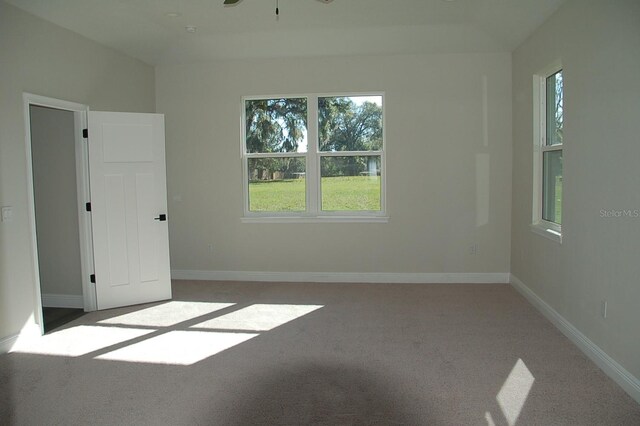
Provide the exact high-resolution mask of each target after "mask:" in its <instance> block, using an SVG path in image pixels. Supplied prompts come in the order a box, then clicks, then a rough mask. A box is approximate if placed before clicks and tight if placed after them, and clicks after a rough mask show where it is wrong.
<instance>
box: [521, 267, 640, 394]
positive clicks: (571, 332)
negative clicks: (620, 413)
mask: <svg viewBox="0 0 640 426" xmlns="http://www.w3.org/2000/svg"><path fill="white" fill-rule="evenodd" d="M511 285H512V286H513V287H514V288H515V289H516V290H517V291H518V292H519V293H520V294H522V295H523V296H524V297H525V298H526V299H527V300H528V301H529V302H530V303H531V304H532V305H533V306H535V307H536V308H537V309H538V310H539V311H540V312H541V313H542V314H543V315H544V316H545V317H546V318H547V319H548V320H549V321H551V322H552V323H553V324H554V325H555V326H556V327H557V328H558V329H559V330H560V331H561V332H562V334H564V335H565V336H567V338H569V340H571V341H572V342H573V343H574V344H575V345H576V346H577V347H578V348H579V349H580V350H581V351H582V352H584V354H585V355H587V356H588V357H589V358H590V359H591V360H592V361H593V362H595V363H596V365H597V366H598V367H600V369H602V371H604V372H605V374H606V375H607V376H609V377H611V378H612V379H613V380H614V381H615V382H616V383H617V384H618V385H620V387H622V389H624V390H625V391H626V392H627V393H628V394H629V395H631V397H632V398H633V399H635V400H636V401H637V402H638V403H640V380H638V378H637V377H635V376H634V375H633V374H631V373H629V372H628V371H627V370H626V369H625V368H624V367H623V366H621V365H620V364H618V363H617V362H616V361H615V360H614V359H613V358H611V357H610V356H609V355H608V354H607V353H606V352H605V351H603V350H602V349H600V348H599V347H598V345H596V344H595V343H593V342H592V341H591V340H589V338H588V337H587V336H585V335H584V334H583V333H582V332H581V331H580V330H578V329H577V328H576V327H574V326H573V324H571V323H570V322H569V321H567V320H566V319H565V318H564V317H563V316H562V315H560V314H559V313H558V312H557V311H556V310H555V309H553V308H552V307H551V306H550V305H549V304H548V303H547V302H545V301H544V300H542V299H541V298H540V297H539V296H538V295H537V294H535V293H534V292H533V291H532V290H531V289H530V288H529V287H527V286H526V285H525V284H524V283H523V282H522V281H521V280H520V279H518V277H516V276H515V275H513V274H511Z"/></svg>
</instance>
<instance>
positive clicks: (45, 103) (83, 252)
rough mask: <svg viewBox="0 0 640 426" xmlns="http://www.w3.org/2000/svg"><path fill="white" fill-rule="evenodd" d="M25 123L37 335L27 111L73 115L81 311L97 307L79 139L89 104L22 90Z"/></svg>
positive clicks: (37, 312)
mask: <svg viewBox="0 0 640 426" xmlns="http://www.w3.org/2000/svg"><path fill="white" fill-rule="evenodd" d="M22 99H23V106H24V122H25V123H24V124H25V149H26V156H27V191H28V196H27V205H28V211H27V215H28V220H29V232H30V237H31V256H32V259H33V263H32V264H33V274H34V283H35V296H36V300H35V303H34V319H35V321H36V323H37V324H38V325H39V327H40V334H44V319H43V314H42V294H41V289H40V265H39V261H38V238H37V233H36V212H35V193H34V188H33V159H32V154H31V114H30V107H31V106H32V105H34V106H41V107H47V108H54V109H59V110H64V111H70V112H73V116H74V135H75V137H74V139H75V141H74V145H75V157H76V159H75V162H76V190H77V194H78V203H77V204H78V205H77V212H78V225H79V228H80V229H79V232H80V241H79V243H80V268H81V275H82V296H83V301H84V310H85V312H89V311H95V310H96V308H97V303H96V291H95V287H94V286H93V284H92V283H91V282H90V275H91V274H93V241H92V236H91V235H92V234H91V214H90V213H89V212H87V211H86V208H85V203H87V202H89V200H90V199H91V198H90V192H89V190H90V186H89V149H88V145H87V143H86V140H85V139H84V138H83V130H84V129H86V128H87V122H88V120H87V115H88V112H89V106H87V105H83V104H79V103H76V102H69V101H65V100H61V99H55V98H48V97H45V96H40V95H34V94H32V93H27V92H24V93H23V94H22Z"/></svg>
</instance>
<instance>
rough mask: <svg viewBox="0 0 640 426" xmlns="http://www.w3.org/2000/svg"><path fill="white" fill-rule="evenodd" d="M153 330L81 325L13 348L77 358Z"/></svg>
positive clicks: (30, 340) (18, 350)
mask: <svg viewBox="0 0 640 426" xmlns="http://www.w3.org/2000/svg"><path fill="white" fill-rule="evenodd" d="M153 331H154V330H141V329H135V328H113V327H99V326H91V325H79V326H77V327H72V328H67V329H64V330H60V331H56V332H53V333H50V334H47V335H44V336H37V337H34V338H30V339H27V340H23V341H20V342H18V343H16V345H15V346H14V347H13V349H12V352H21V353H30V354H40V355H57V356H72V357H76V356H81V355H85V354H88V353H90V352H93V351H97V350H99V349H102V348H106V347H108V346H111V345H115V344H118V343H122V342H125V341H127V340H131V339H135V338H137V337H140V336H144V335H145V334H149V333H153Z"/></svg>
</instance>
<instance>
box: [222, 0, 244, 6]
mask: <svg viewBox="0 0 640 426" xmlns="http://www.w3.org/2000/svg"><path fill="white" fill-rule="evenodd" d="M241 1H242V0H224V5H225V6H235V5H236V4H238V3H240V2H241Z"/></svg>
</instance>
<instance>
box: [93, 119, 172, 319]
mask: <svg viewBox="0 0 640 426" xmlns="http://www.w3.org/2000/svg"><path fill="white" fill-rule="evenodd" d="M88 144H89V174H90V182H91V216H92V218H91V219H92V229H93V248H94V267H95V276H96V299H97V306H98V309H108V308H113V307H118V306H126V305H133V304H138V303H147V302H153V301H158V300H166V299H170V298H171V276H170V266H169V233H168V225H167V221H161V220H158V218H159V217H160V215H161V214H164V215H166V213H167V192H166V169H165V145H164V116H163V115H162V114H139V113H121V112H97V111H92V112H89V139H88Z"/></svg>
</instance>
